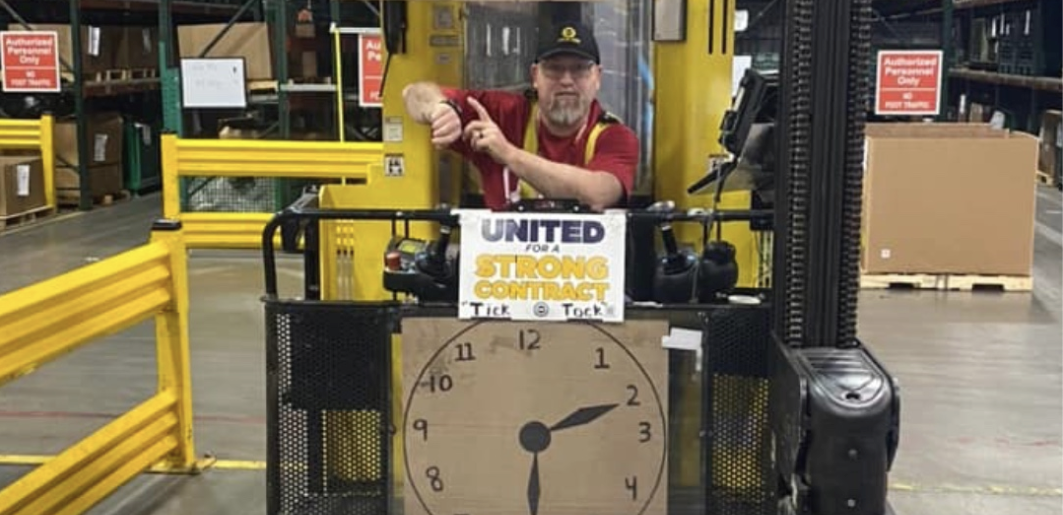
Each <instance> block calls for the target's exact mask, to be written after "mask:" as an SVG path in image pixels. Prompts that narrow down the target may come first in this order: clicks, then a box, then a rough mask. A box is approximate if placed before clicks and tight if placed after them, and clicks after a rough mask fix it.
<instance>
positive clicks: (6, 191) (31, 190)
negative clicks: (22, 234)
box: [0, 154, 46, 219]
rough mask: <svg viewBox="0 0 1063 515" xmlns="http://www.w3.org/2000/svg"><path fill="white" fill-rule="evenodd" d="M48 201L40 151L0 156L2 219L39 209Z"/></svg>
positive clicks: (0, 212)
mask: <svg viewBox="0 0 1063 515" xmlns="http://www.w3.org/2000/svg"><path fill="white" fill-rule="evenodd" d="M45 202H46V200H45V198H44V164H43V163H42V162H41V157H40V155H39V154H38V155H35V156H2V157H0V219H4V218H7V217H11V216H17V215H20V214H23V213H28V212H32V211H36V210H39V209H41V208H42V207H44V204H45Z"/></svg>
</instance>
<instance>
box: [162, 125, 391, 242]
mask: <svg viewBox="0 0 1063 515" xmlns="http://www.w3.org/2000/svg"><path fill="white" fill-rule="evenodd" d="M161 143H162V149H161V152H162V181H163V186H162V192H163V216H165V217H166V218H170V219H174V220H180V221H181V222H182V223H183V224H184V233H185V244H186V245H187V246H188V247H189V248H215V249H219V248H220V249H240V248H245V249H256V248H259V247H260V246H261V242H262V230H263V229H264V228H265V226H266V222H268V221H269V219H270V218H271V217H272V216H273V213H229V212H182V210H181V193H180V192H181V188H180V179H181V177H254V178H274V179H308V178H312V179H324V180H330V179H331V180H335V181H336V182H346V183H359V184H368V183H369V181H370V177H371V176H372V174H371V173H370V168H371V167H378V168H380V167H382V166H383V153H384V151H383V145H382V144H381V143H361V142H358V143H350V142H336V141H275V140H241V139H218V140H209V139H183V138H178V137H177V136H175V135H172V134H166V135H163V136H162V142H161ZM377 175H379V174H377Z"/></svg>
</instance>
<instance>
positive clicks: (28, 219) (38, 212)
mask: <svg viewBox="0 0 1063 515" xmlns="http://www.w3.org/2000/svg"><path fill="white" fill-rule="evenodd" d="M51 214H52V208H50V207H47V206H45V207H39V208H37V209H31V210H29V211H23V212H22V213H15V214H13V215H7V216H0V231H3V230H5V229H8V228H11V229H13V228H15V227H21V226H24V225H27V224H31V223H33V222H35V221H37V219H38V218H46V217H48V216H50V215H51Z"/></svg>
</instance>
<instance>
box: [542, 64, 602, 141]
mask: <svg viewBox="0 0 1063 515" xmlns="http://www.w3.org/2000/svg"><path fill="white" fill-rule="evenodd" d="M532 85H534V86H535V89H536V91H537V92H538V94H539V109H540V110H542V113H543V114H544V115H545V116H546V118H547V119H548V120H550V122H552V123H554V124H556V125H560V126H565V127H568V126H572V125H574V124H577V123H579V122H580V121H581V120H582V119H583V117H584V116H586V115H587V112H588V111H589V110H590V106H591V102H592V101H593V100H594V98H595V97H596V96H597V95H598V88H599V87H600V86H601V68H600V67H599V66H598V65H596V64H594V61H591V60H589V59H585V58H582V57H578V56H574V55H559V56H555V57H551V58H549V59H544V60H543V61H541V62H539V63H538V64H534V65H532Z"/></svg>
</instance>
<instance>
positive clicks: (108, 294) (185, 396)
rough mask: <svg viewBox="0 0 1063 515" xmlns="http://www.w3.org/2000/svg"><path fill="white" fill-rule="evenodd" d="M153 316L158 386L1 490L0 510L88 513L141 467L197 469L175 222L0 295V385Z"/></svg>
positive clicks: (182, 251) (30, 514)
mask: <svg viewBox="0 0 1063 515" xmlns="http://www.w3.org/2000/svg"><path fill="white" fill-rule="evenodd" d="M149 319H154V321H155V336H156V352H157V362H158V387H157V393H156V394H155V395H154V396H152V397H151V398H149V399H147V400H146V401H144V402H143V403H141V404H140V405H138V406H136V407H134V408H133V409H131V410H130V411H128V412H127V413H125V414H123V415H122V416H120V417H118V418H116V419H115V420H113V421H111V422H110V423H108V424H107V425H106V426H104V427H103V428H101V429H99V430H98V431H96V432H95V433H93V434H92V435H90V436H88V437H87V438H85V439H83V440H81V441H80V442H78V443H76V444H74V445H73V446H71V447H70V448H68V449H66V450H65V451H63V452H62V453H60V454H58V455H56V456H54V457H50V458H49V459H47V460H46V461H44V463H43V464H41V465H40V466H38V467H37V468H35V469H34V470H33V471H31V472H29V473H28V474H26V475H25V476H23V477H22V478H20V479H19V480H17V481H16V482H14V483H12V484H10V485H8V486H7V488H5V489H3V490H0V515H37V514H41V513H62V514H73V513H82V512H84V511H87V510H88V509H89V508H91V507H92V506H93V505H95V504H96V503H98V502H99V501H100V500H102V499H103V498H104V497H106V496H107V495H109V494H110V493H112V492H114V491H115V490H116V489H117V488H118V487H120V486H122V485H123V484H125V483H126V482H127V481H129V480H130V479H132V478H133V477H134V476H136V475H137V474H139V473H141V472H143V471H145V470H147V469H149V468H154V469H157V470H163V471H169V472H183V473H194V472H198V471H199V470H201V469H202V468H203V467H205V466H207V465H208V464H209V460H202V461H197V459H196V456H195V450H194V445H193V438H192V398H191V384H190V381H191V379H190V370H189V366H190V365H189V351H188V279H187V262H186V247H185V244H184V242H183V238H182V231H181V225H180V223H179V222H176V221H160V222H157V223H156V224H155V226H154V227H153V231H152V237H151V241H150V242H149V243H147V244H145V245H142V246H140V247H137V248H135V249H132V250H129V251H126V252H124V253H122V254H119V255H116V256H114V257H111V258H108V259H105V260H103V261H99V262H97V263H94V264H91V265H87V266H84V267H82V268H79V269H77V270H74V271H71V272H68V273H66V274H63V275H60V276H57V277H54V278H51V279H48V280H46V281H43V282H40V283H36V284H33V285H31V286H27V287H25V288H22V289H20V290H16V291H14V292H11V293H8V294H5V295H3V296H0V387H2V385H4V384H6V383H7V382H10V381H13V380H16V379H18V378H20V377H22V376H24V375H27V374H30V373H32V372H33V371H35V370H36V369H38V368H39V367H41V366H42V365H44V364H46V363H48V362H50V361H53V360H55V359H57V358H60V357H61V356H63V355H65V354H66V353H68V352H71V351H73V350H74V349H77V348H78V347H80V346H82V345H84V344H86V343H89V342H92V341H95V340H98V339H100V338H103V337H105V336H107V335H110V334H114V333H117V332H119V331H122V330H125V329H128V328H130V327H133V326H134V325H137V324H139V323H141V322H144V321H146V320H149Z"/></svg>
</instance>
